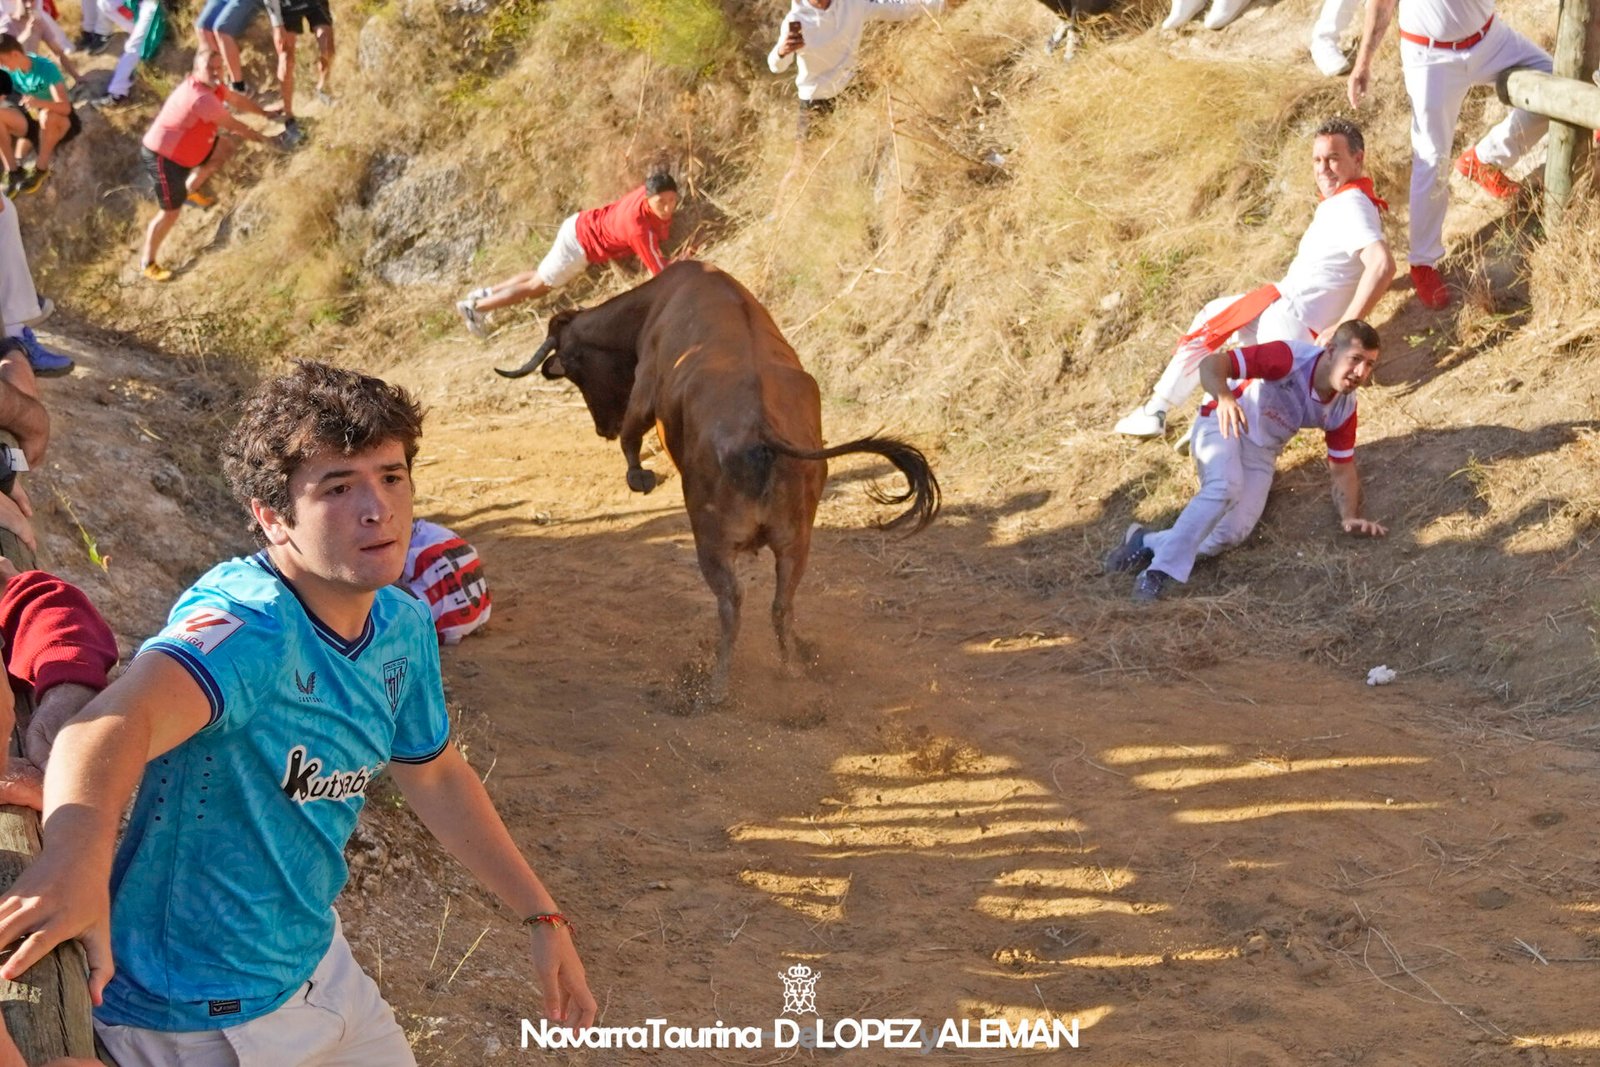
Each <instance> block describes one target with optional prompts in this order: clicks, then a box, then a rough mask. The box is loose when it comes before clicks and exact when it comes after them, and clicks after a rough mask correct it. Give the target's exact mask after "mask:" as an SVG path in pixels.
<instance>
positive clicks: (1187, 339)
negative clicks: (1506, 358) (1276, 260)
mask: <svg viewBox="0 0 1600 1067" xmlns="http://www.w3.org/2000/svg"><path fill="white" fill-rule="evenodd" d="M1365 165H1366V144H1365V141H1364V140H1363V138H1362V136H1361V128H1360V127H1359V126H1357V125H1356V124H1355V123H1353V122H1350V121H1349V120H1347V119H1339V118H1334V119H1329V120H1328V121H1327V122H1324V123H1323V124H1322V125H1321V126H1319V127H1317V132H1316V133H1315V134H1314V135H1312V138H1311V166H1312V176H1313V177H1314V178H1315V180H1316V185H1317V193H1318V195H1319V196H1320V197H1321V203H1320V204H1318V205H1317V211H1316V214H1314V215H1313V216H1312V217H1311V225H1310V226H1308V227H1306V232H1305V235H1304V236H1303V237H1301V238H1300V247H1299V250H1298V251H1297V252H1296V253H1295V257H1294V260H1293V261H1292V262H1291V263H1290V264H1289V272H1288V273H1287V274H1285V275H1284V276H1283V280H1282V281H1279V282H1277V283H1275V284H1272V285H1263V286H1261V287H1260V288H1259V289H1256V290H1253V291H1252V292H1249V293H1245V294H1243V295H1236V296H1225V297H1222V298H1220V299H1217V300H1213V301H1211V302H1210V303H1209V304H1207V305H1206V306H1205V307H1204V308H1202V309H1201V311H1200V314H1199V315H1197V316H1195V319H1194V322H1193V323H1192V324H1191V325H1190V327H1189V331H1190V332H1189V333H1188V334H1186V335H1185V336H1184V338H1183V339H1182V341H1180V342H1179V344H1178V349H1177V351H1176V352H1174V353H1173V355H1172V358H1171V359H1170V360H1169V361H1168V363H1167V367H1166V370H1165V372H1163V373H1162V375H1161V380H1160V381H1158V382H1156V387H1155V390H1154V391H1153V392H1152V393H1151V395H1150V399H1149V400H1148V401H1146V402H1145V403H1144V404H1142V405H1140V406H1139V407H1137V408H1134V409H1133V411H1131V412H1129V413H1128V414H1127V415H1125V416H1124V417H1123V418H1122V419H1121V421H1119V422H1118V423H1117V425H1116V432H1117V433H1120V434H1125V435H1126V436H1128V437H1160V436H1161V435H1162V434H1163V433H1165V432H1166V425H1167V416H1168V414H1169V413H1170V412H1171V411H1172V410H1173V409H1174V408H1176V407H1179V406H1180V405H1182V404H1183V403H1185V402H1186V401H1187V400H1188V399H1189V397H1190V396H1192V395H1193V394H1194V390H1195V387H1196V386H1197V385H1199V379H1198V378H1197V376H1196V371H1195V363H1196V357H1197V356H1199V355H1202V354H1204V353H1207V352H1212V351H1215V350H1216V349H1217V348H1219V347H1221V346H1222V345H1223V344H1224V343H1226V342H1227V340H1228V338H1229V337H1230V336H1232V335H1234V334H1237V335H1238V338H1239V342H1240V343H1241V344H1246V345H1252V344H1260V343H1265V342H1267V341H1311V340H1317V341H1326V340H1327V338H1328V335H1329V334H1330V333H1331V331H1332V330H1333V328H1334V327H1335V326H1337V325H1339V323H1341V322H1345V321H1347V320H1349V319H1365V318H1366V317H1367V316H1368V315H1369V314H1370V313H1371V312H1372V309H1373V308H1374V307H1376V306H1377V304H1378V300H1379V298H1380V297H1382V296H1383V294H1384V293H1385V292H1387V291H1388V289H1389V283H1390V282H1391V281H1393V280H1394V257H1393V256H1391V255H1390V254H1389V244H1388V242H1387V241H1385V240H1384V237H1383V222H1382V219H1381V218H1380V217H1379V216H1380V213H1381V212H1383V211H1385V210H1386V209H1387V208H1388V206H1389V205H1388V204H1386V203H1385V202H1384V201H1382V200H1380V199H1378V196H1377V193H1376V192H1374V191H1373V187H1372V179H1370V178H1368V177H1367V176H1366V170H1365Z"/></svg>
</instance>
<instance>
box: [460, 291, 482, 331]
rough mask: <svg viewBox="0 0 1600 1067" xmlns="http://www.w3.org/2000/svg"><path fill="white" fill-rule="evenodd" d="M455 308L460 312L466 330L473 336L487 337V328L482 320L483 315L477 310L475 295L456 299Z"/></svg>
mask: <svg viewBox="0 0 1600 1067" xmlns="http://www.w3.org/2000/svg"><path fill="white" fill-rule="evenodd" d="M456 310H457V311H459V312H460V313H461V321H463V322H465V323H466V324H467V332H468V333H470V334H472V336H474V337H488V336H489V329H488V326H487V325H486V324H485V323H484V321H483V315H482V314H481V313H480V312H479V311H478V300H477V298H476V297H471V296H469V297H467V298H466V299H465V300H457V301H456Z"/></svg>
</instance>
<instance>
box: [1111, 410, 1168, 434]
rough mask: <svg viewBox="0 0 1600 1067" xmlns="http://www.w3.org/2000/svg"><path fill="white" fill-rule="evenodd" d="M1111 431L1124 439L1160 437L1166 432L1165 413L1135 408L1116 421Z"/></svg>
mask: <svg viewBox="0 0 1600 1067" xmlns="http://www.w3.org/2000/svg"><path fill="white" fill-rule="evenodd" d="M1112 429H1114V430H1115V431H1116V432H1117V433H1120V434H1121V435H1122V436H1124V437H1160V436H1161V435H1162V434H1164V433H1166V432H1167V413H1166V412H1165V411H1160V410H1156V411H1150V410H1148V409H1147V408H1145V407H1142V406H1141V407H1136V408H1134V409H1133V410H1132V411H1130V412H1128V413H1127V414H1126V415H1124V416H1122V418H1120V419H1118V420H1117V424H1116V426H1114V427H1112Z"/></svg>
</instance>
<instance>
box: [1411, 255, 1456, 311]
mask: <svg viewBox="0 0 1600 1067" xmlns="http://www.w3.org/2000/svg"><path fill="white" fill-rule="evenodd" d="M1411 288H1413V289H1415V290H1416V291H1417V299H1418V300H1419V301H1421V303H1422V306H1423V307H1425V308H1431V309H1433V310H1434V311H1440V310H1443V309H1444V308H1447V307H1449V306H1450V290H1449V289H1446V288H1445V285H1444V279H1443V278H1441V277H1439V272H1438V271H1436V270H1434V269H1433V268H1432V267H1424V266H1422V265H1421V264H1412V267H1411Z"/></svg>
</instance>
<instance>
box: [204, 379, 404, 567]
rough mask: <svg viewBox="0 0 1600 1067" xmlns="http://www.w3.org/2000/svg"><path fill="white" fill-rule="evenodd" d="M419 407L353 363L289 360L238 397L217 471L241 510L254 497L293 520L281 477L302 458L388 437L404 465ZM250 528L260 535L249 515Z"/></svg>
mask: <svg viewBox="0 0 1600 1067" xmlns="http://www.w3.org/2000/svg"><path fill="white" fill-rule="evenodd" d="M421 436H422V407H421V405H419V404H418V403H417V402H416V401H415V400H414V399H412V397H411V394H410V393H408V392H406V391H405V390H404V389H402V388H400V387H399V386H397V385H390V384H389V383H387V382H385V381H382V380H381V379H378V378H374V377H372V376H370V375H366V374H360V373H358V372H356V371H350V370H342V369H340V368H338V367H330V366H329V365H328V364H326V363H317V362H315V361H313V360H297V361H296V362H295V366H294V369H293V370H291V371H290V372H289V373H288V374H284V375H280V376H278V377H276V378H270V379H268V380H267V381H265V382H262V383H261V384H260V385H259V386H257V387H256V389H255V391H254V392H253V393H251V394H250V395H249V396H248V397H246V398H245V401H244V405H243V407H242V408H241V410H240V412H239V419H238V422H237V423H236V424H235V425H234V427H233V430H232V432H231V433H230V434H229V435H228V439H227V443H226V444H224V445H223V447H222V473H223V474H224V475H225V476H226V477H227V479H228V488H229V489H231V490H232V491H233V495H234V498H235V499H236V500H238V501H239V503H240V504H241V505H243V506H244V508H245V510H246V511H247V512H248V511H249V509H250V502H251V501H252V500H259V501H261V503H263V504H265V505H267V507H269V508H272V509H273V510H274V511H276V512H277V513H278V514H280V515H282V516H283V517H284V519H285V521H287V522H289V523H291V524H292V523H293V522H294V501H293V500H292V499H291V498H290V496H289V479H290V477H292V476H293V474H294V472H295V470H296V469H297V468H298V467H299V466H300V465H301V464H302V463H304V462H305V461H306V460H307V459H309V458H310V457H312V456H313V455H315V454H317V453H318V452H323V451H327V450H330V449H331V450H333V451H336V452H338V453H339V454H340V455H344V456H353V455H356V454H357V453H360V452H366V451H368V450H370V449H373V448H377V447H378V446H379V445H383V444H386V443H388V442H390V441H399V442H400V444H401V445H403V446H404V447H405V453H406V467H407V468H408V469H409V468H410V466H411V461H412V460H414V459H415V458H416V455H417V441H418V439H419V438H420V437H421ZM250 532H251V534H252V535H254V537H255V539H256V540H257V541H258V542H261V543H262V544H265V543H266V535H265V534H264V533H263V532H262V529H261V526H260V524H259V523H257V522H256V520H255V517H254V515H251V517H250Z"/></svg>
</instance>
